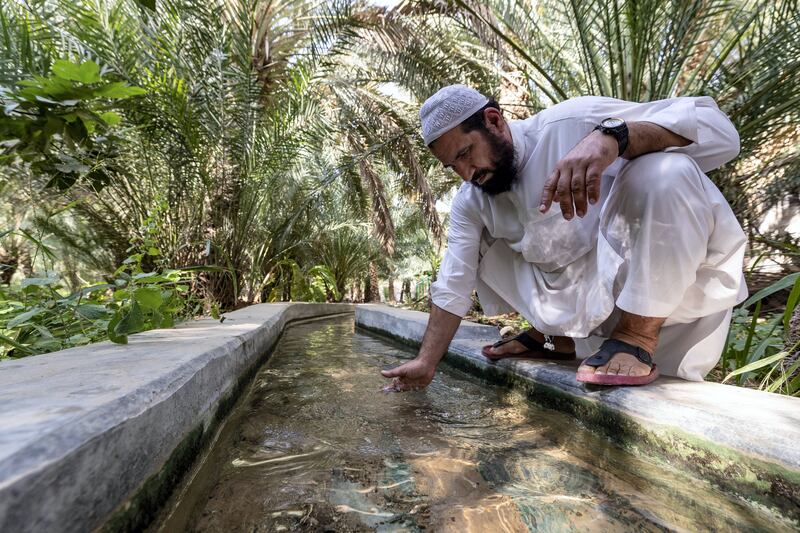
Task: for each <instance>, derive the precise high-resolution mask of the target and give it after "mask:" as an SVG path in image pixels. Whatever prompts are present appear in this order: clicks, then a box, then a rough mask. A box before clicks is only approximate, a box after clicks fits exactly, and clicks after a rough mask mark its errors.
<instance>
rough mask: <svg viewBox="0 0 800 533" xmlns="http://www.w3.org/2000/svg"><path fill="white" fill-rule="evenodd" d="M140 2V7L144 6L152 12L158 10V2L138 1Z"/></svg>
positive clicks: (154, 0)
mask: <svg viewBox="0 0 800 533" xmlns="http://www.w3.org/2000/svg"><path fill="white" fill-rule="evenodd" d="M136 1H137V2H139V5H142V6H144V7H146V8H147V9H149V10H150V11H155V10H156V0H136Z"/></svg>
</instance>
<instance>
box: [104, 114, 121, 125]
mask: <svg viewBox="0 0 800 533" xmlns="http://www.w3.org/2000/svg"><path fill="white" fill-rule="evenodd" d="M100 118H102V119H103V122H105V123H106V124H108V125H109V126H116V125H117V124H119V123H120V122H122V117H121V116H119V113H115V112H114V111H106V112H105V113H101V114H100Z"/></svg>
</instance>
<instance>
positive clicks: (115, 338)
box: [106, 310, 128, 344]
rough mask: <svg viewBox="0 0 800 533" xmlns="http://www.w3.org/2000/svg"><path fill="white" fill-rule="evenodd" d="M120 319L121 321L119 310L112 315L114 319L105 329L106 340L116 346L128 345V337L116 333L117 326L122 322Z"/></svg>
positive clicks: (121, 315) (121, 314) (121, 316)
mask: <svg viewBox="0 0 800 533" xmlns="http://www.w3.org/2000/svg"><path fill="white" fill-rule="evenodd" d="M122 319H123V313H122V311H121V310H120V311H117V312H116V313H115V314H114V317H113V318H112V319H111V321H110V322H109V323H108V327H107V328H106V333H107V334H108V339H109V340H110V341H111V342H114V343H116V344H128V336H127V335H122V334H119V333H117V332H116V329H117V326H118V325H119V324H120V322H122Z"/></svg>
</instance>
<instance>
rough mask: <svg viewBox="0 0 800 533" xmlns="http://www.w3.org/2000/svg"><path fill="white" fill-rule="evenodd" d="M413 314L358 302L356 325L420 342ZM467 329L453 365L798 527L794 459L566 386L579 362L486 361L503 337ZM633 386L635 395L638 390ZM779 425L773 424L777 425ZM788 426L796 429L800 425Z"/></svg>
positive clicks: (799, 483)
mask: <svg viewBox="0 0 800 533" xmlns="http://www.w3.org/2000/svg"><path fill="white" fill-rule="evenodd" d="M416 315H417V316H414V312H409V311H405V310H400V309H393V308H390V307H387V306H377V305H358V306H357V307H356V326H357V327H358V328H360V329H363V330H365V331H368V332H370V333H372V334H376V335H378V336H380V337H383V338H386V339H391V340H393V341H395V342H398V343H400V344H402V345H404V346H408V347H412V348H417V347H419V345H420V343H421V340H422V331H423V330H424V321H422V322H420V319H421V318H424V319H425V320H427V314H426V313H416ZM465 325H466V323H465ZM462 330H463V326H462V329H460V330H459V333H458V334H457V336H456V339H454V341H453V343H451V345H450V349H449V351H448V353H447V355H446V357H445V362H446V363H448V364H449V365H452V366H453V367H455V368H458V369H460V370H463V371H466V372H468V373H470V374H472V375H474V376H476V377H479V378H481V379H483V380H486V381H487V383H492V384H496V385H502V386H508V387H513V388H517V389H520V390H523V391H524V392H525V393H526V395H527V396H528V398H529V399H530V400H531V401H533V402H534V403H536V404H538V405H541V406H543V407H547V408H551V409H556V410H559V411H563V412H566V413H569V414H571V415H572V416H574V417H575V418H577V419H578V420H579V421H581V422H582V423H583V424H584V425H586V426H587V427H588V428H590V429H593V430H594V431H597V432H600V433H602V434H603V435H605V436H606V437H608V438H609V439H610V440H612V441H613V442H615V443H616V444H618V445H620V446H622V447H623V448H625V449H626V450H628V451H630V452H631V453H634V454H637V455H639V456H645V457H649V458H654V459H656V460H657V461H663V462H665V463H668V464H671V465H674V466H677V467H679V468H682V469H685V470H688V471H691V472H693V473H695V474H696V475H699V476H700V477H702V478H703V479H707V480H709V481H711V482H712V483H714V484H715V485H716V486H718V487H719V488H720V489H722V490H724V491H726V492H728V493H731V494H735V495H737V496H738V497H741V498H744V499H746V500H749V501H754V502H757V503H759V504H761V505H765V506H767V507H769V508H771V509H773V510H774V511H776V512H778V513H780V514H782V515H783V516H786V517H788V518H790V519H792V520H794V521H795V522H797V524H798V526H800V468H797V466H796V464H795V462H794V461H793V460H792V459H789V461H787V462H782V461H781V460H779V459H778V460H775V458H771V459H773V460H764V459H763V458H761V457H755V456H754V455H753V454H752V453H746V452H743V451H741V450H737V449H735V448H732V447H731V446H730V445H726V444H721V443H720V442H716V441H714V440H712V439H709V438H708V437H707V436H706V435H702V434H701V432H700V431H699V430H700V429H702V428H698V427H681V426H678V425H674V424H667V423H663V422H659V421H658V420H653V419H645V418H642V417H640V416H637V415H636V414H635V413H631V412H626V411H625V410H624V409H620V408H619V405H618V404H615V403H613V402H610V401H608V397H607V396H604V395H603V394H602V393H601V394H598V395H594V396H592V397H587V396H589V395H590V394H591V392H592V391H590V392H589V394H587V393H586V390H585V388H584V387H582V386H581V385H580V384H578V382H577V381H575V380H574V378H573V381H574V389H571V388H569V387H567V388H565V387H564V386H563V381H564V374H565V373H569V374H574V367H571V366H568V365H558V364H556V363H542V362H534V361H526V362H522V361H515V362H513V363H512V362H501V364H490V363H487V362H486V360H485V359H484V358H483V357H482V356H481V355H480V344H481V339H483V340H484V341H489V340H494V339H496V338H498V335H497V330H496V328H493V327H490V326H485V327H484V329H483V330H480V329H478V328H474V327H472V324H470V325H469V330H470V331H469V332H467V333H466V334H465V333H464V332H463V331H462ZM520 363H522V365H524V366H530V367H534V368H535V367H537V366H539V367H540V370H542V369H543V370H544V371H542V372H536V373H532V372H520V370H519V369H520ZM675 381H678V380H675ZM681 385H683V383H681ZM688 385H689V386H693V385H697V386H703V385H707V384H701V383H698V384H688ZM613 389H619V388H616V387H615V388H613ZM594 390H595V391H596V390H597V389H594ZM610 390H611V389H605V391H610ZM629 391H630V389H629ZM631 392H632V393H633V394H636V392H635V391H631ZM752 392H753V391H750V392H748V394H752ZM761 394H764V395H768V394H770V393H761ZM772 396H774V395H772ZM767 399H769V398H767ZM791 400H797V408H798V410H800V399H794V398H792V399H791ZM735 429H736V430H738V431H741V432H745V433H746V432H750V431H752V428H751V427H750V426H748V425H746V424H743V425H742V426H741V427H739V428H735ZM780 429H781V428H774V431H780ZM786 429H787V430H788V429H791V430H792V431H796V430H797V429H798V428H788V427H787V428H786ZM797 450H798V447H797V441H795V444H794V446H793V447H792V448H791V449H786V450H785V451H786V456H787V457H793V456H795V455H797Z"/></svg>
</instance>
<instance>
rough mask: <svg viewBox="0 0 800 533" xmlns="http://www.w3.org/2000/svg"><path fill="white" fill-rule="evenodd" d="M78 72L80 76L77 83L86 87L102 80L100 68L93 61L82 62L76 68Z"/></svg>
mask: <svg viewBox="0 0 800 533" xmlns="http://www.w3.org/2000/svg"><path fill="white" fill-rule="evenodd" d="M78 71H79V76H80V79H79V80H78V81H80V82H81V83H85V84H87V85H88V84H90V83H97V82H98V81H101V80H102V78H101V77H100V67H99V66H98V64H97V63H95V62H94V61H84V62H83V63H81V66H80V67H78Z"/></svg>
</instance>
